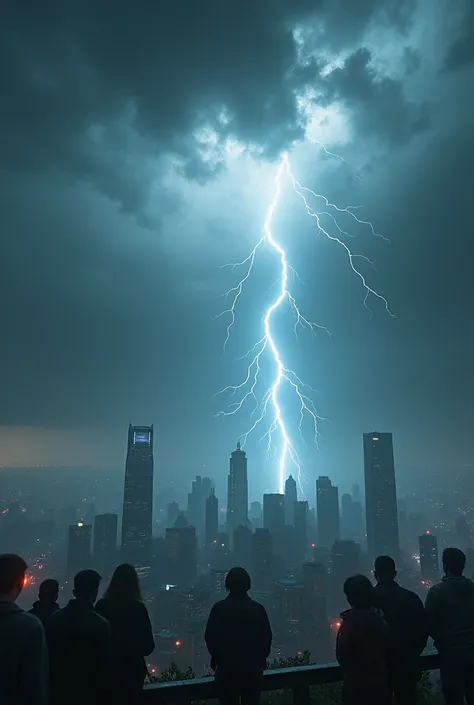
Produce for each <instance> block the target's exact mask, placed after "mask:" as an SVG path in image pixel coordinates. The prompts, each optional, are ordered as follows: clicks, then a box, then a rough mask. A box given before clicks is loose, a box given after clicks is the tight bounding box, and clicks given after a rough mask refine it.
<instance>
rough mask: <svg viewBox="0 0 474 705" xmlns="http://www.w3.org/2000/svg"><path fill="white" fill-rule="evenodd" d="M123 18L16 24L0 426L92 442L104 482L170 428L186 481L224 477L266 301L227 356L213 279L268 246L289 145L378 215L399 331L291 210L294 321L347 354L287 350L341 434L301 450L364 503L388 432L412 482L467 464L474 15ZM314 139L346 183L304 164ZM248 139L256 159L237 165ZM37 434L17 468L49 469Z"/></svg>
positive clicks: (54, 11)
mask: <svg viewBox="0 0 474 705" xmlns="http://www.w3.org/2000/svg"><path fill="white" fill-rule="evenodd" d="M111 8H112V6H111V5H110V4H109V3H107V2H97V0H95V1H94V2H92V0H91V1H90V2H84V1H83V2H70V3H60V2H46V3H41V4H40V5H39V4H36V3H32V2H26V0H25V1H24V2H18V3H16V4H13V3H11V4H10V6H9V7H7V8H6V9H4V10H3V11H2V12H3V17H2V23H1V29H0V35H1V36H0V39H1V47H2V49H1V52H2V62H1V69H0V71H1V73H0V80H1V83H2V97H3V101H2V103H3V104H4V106H5V107H4V108H2V113H1V115H0V120H1V124H0V127H1V132H0V154H1V155H2V159H1V165H0V194H1V195H0V198H1V199H2V205H1V209H0V212H1V213H2V222H1V239H2V245H1V246H2V258H1V263H0V267H1V269H0V293H1V295H2V301H3V305H2V309H1V321H0V323H1V327H2V332H3V336H2V337H3V341H4V342H3V345H2V347H1V352H0V363H1V367H0V382H1V388H2V390H3V393H2V403H1V405H0V423H1V424H2V425H3V426H4V427H11V426H14V427H17V428H18V427H20V428H21V427H44V428H47V429H67V433H70V432H71V429H72V430H73V431H74V430H75V433H76V434H77V439H79V440H78V441H77V442H74V443H71V444H69V445H68V442H67V441H66V440H64V442H63V440H61V441H60V442H59V444H58V448H59V447H60V449H61V450H60V451H59V450H58V453H57V455H58V457H57V461H58V462H64V463H67V462H71V463H74V462H76V460H77V461H79V456H81V457H80V462H84V460H85V458H84V457H83V455H84V453H79V452H78V446H80V445H81V442H80V439H83V443H84V444H86V443H87V439H92V440H90V441H89V443H90V450H89V451H88V453H85V455H86V456H87V455H88V454H89V455H90V459H89V460H90V462H94V458H97V459H98V460H97V462H101V463H102V462H107V461H108V460H109V459H110V462H111V463H115V462H118V461H119V459H120V458H121V457H122V455H123V443H122V436H123V430H124V427H125V425H126V424H127V423H128V421H129V420H130V421H132V422H133V421H136V422H138V423H145V422H155V425H156V428H157V433H158V434H159V438H160V445H161V448H162V453H163V457H162V462H163V465H164V466H166V469H167V471H175V470H177V471H179V472H182V476H183V480H186V481H187V480H188V478H189V477H191V475H193V474H195V472H197V471H198V470H200V468H201V467H202V465H204V464H205V463H207V464H208V466H209V467H210V471H211V472H212V473H214V474H217V473H218V472H222V473H223V472H224V471H225V467H226V463H227V454H228V451H229V450H230V449H231V447H232V446H233V444H234V442H235V438H236V437H237V435H238V434H239V433H241V432H242V431H243V430H245V428H244V426H245V424H244V419H242V418H240V419H239V420H237V419H232V420H229V421H225V422H221V421H219V422H217V421H215V420H214V419H213V415H214V414H215V412H216V411H217V410H218V408H219V407H218V404H217V403H216V400H215V399H213V398H212V395H213V393H214V392H215V391H216V390H218V389H219V388H220V387H221V386H223V385H225V384H226V383H228V382H229V381H232V382H233V381H234V380H235V379H238V376H239V372H241V370H239V369H238V368H237V369H236V367H235V366H234V363H233V356H234V357H235V356H237V355H238V354H242V349H241V348H240V346H244V344H245V343H246V342H248V341H252V340H253V339H255V335H257V334H258V327H259V315H260V314H259V311H260V309H259V308H258V304H259V303H260V301H261V302H262V303H263V299H264V297H265V296H266V295H267V293H268V289H269V286H270V285H271V283H272V281H273V279H271V280H270V281H267V279H266V277H267V274H268V272H267V270H266V269H265V268H264V269H263V270H262V271H261V272H260V271H259V273H258V276H259V277H262V278H261V279H259V280H258V281H259V287H260V291H258V290H255V291H254V290H252V293H251V294H249V296H254V297H256V298H255V299H254V301H253V302H252V299H251V298H250V299H245V300H244V301H243V308H242V312H241V318H240V325H241V326H242V328H240V329H239V331H238V332H237V340H236V342H235V347H233V348H231V351H230V353H231V354H230V355H229V356H228V357H227V358H221V356H220V353H221V346H222V340H223V337H224V335H225V322H224V321H222V320H221V321H219V320H217V321H215V320H213V316H215V315H216V314H217V313H218V312H219V310H220V307H221V306H222V300H221V299H219V298H218V296H219V293H221V292H222V291H223V290H225V288H226V287H227V288H228V286H229V280H228V279H226V275H225V272H223V271H222V270H220V269H219V266H220V265H222V264H223V263H225V262H228V261H232V260H234V261H235V260H238V259H239V258H241V257H242V256H244V257H245V255H246V254H247V252H248V249H249V246H250V247H251V246H252V243H255V241H256V238H257V237H258V235H259V229H260V227H261V224H262V217H263V215H264V205H265V204H266V203H267V202H268V196H269V193H270V191H269V183H270V181H271V175H272V168H274V164H275V159H276V158H277V156H278V154H279V153H280V152H281V150H282V149H289V150H290V152H291V153H292V160H293V161H292V163H293V165H294V167H295V169H296V170H297V172H298V175H300V177H301V179H302V180H303V179H304V181H305V183H308V184H310V185H311V186H312V187H315V188H317V189H318V190H322V189H323V188H324V191H325V193H327V195H328V197H330V198H334V199H337V202H338V203H339V202H342V203H353V202H361V203H364V205H365V207H366V209H365V210H364V215H367V217H369V216H370V218H371V219H372V220H373V221H374V222H375V224H376V227H377V230H379V231H382V232H383V233H384V234H386V235H387V236H388V237H389V238H390V240H391V244H390V245H388V244H386V243H383V242H380V241H378V240H374V239H372V238H371V236H370V235H369V234H368V233H367V232H363V231H362V230H359V229H358V230H357V231H356V235H357V240H356V242H355V245H356V247H357V251H360V252H362V253H363V254H366V255H369V256H370V257H371V259H373V260H374V262H375V265H376V269H377V271H372V270H370V269H368V270H367V276H368V277H369V279H370V281H371V283H372V282H373V284H374V286H376V287H377V288H378V290H380V291H382V292H383V294H384V295H387V297H388V298H389V300H390V303H391V306H392V308H393V309H394V311H395V312H396V314H397V320H396V321H393V320H391V319H390V318H388V317H387V316H385V315H384V314H383V307H382V309H381V308H380V307H379V306H377V305H376V304H374V306H373V308H374V316H373V318H372V319H370V318H369V316H368V315H367V312H366V311H365V309H364V308H363V306H362V303H361V302H362V299H363V292H361V290H360V287H359V284H358V282H357V281H356V280H355V279H353V278H352V277H351V276H350V273H349V271H348V268H347V262H346V261H345V260H344V258H343V257H342V256H341V254H340V253H338V252H337V251H333V250H331V249H330V248H328V243H324V242H322V241H320V240H318V241H317V242H316V243H313V241H312V230H311V227H312V224H311V223H308V222H307V221H306V220H305V219H304V218H303V216H302V215H301V212H300V210H299V204H297V203H295V202H292V201H291V199H289V200H288V204H286V202H285V212H284V213H282V214H281V218H280V220H279V225H278V227H279V232H280V233H281V235H282V236H283V237H285V234H286V236H287V237H288V233H292V237H291V239H289V240H287V244H288V246H289V247H290V250H291V252H292V257H294V262H295V263H296V264H297V265H298V270H299V272H300V274H301V276H302V279H303V281H304V285H302V287H301V290H300V301H303V303H304V307H305V309H309V313H310V314H311V317H313V318H317V320H318V321H321V323H324V325H327V326H328V328H330V329H331V332H332V338H330V339H329V338H327V337H324V336H322V337H321V336H318V337H317V339H316V340H311V339H304V338H303V340H302V342H301V344H300V345H299V346H298V345H297V344H296V343H295V342H294V341H293V340H292V339H291V341H290V340H288V341H286V340H285V345H286V346H287V350H288V354H289V356H290V357H291V359H292V361H293V360H294V361H295V363H297V364H298V365H299V367H298V369H302V372H303V373H304V376H305V378H308V381H310V383H311V384H312V385H314V386H315V387H316V388H317V389H318V390H319V393H318V395H317V403H318V408H319V409H320V411H321V413H322V415H323V416H325V417H327V418H328V420H329V421H330V423H329V424H327V425H326V424H325V425H323V427H322V428H321V432H322V436H321V454H318V453H316V452H315V451H314V450H313V449H312V448H311V447H310V444H309V441H308V449H307V450H306V451H303V454H304V455H305V459H306V474H307V475H308V476H309V477H310V478H313V476H314V475H316V474H320V473H321V472H322V473H324V472H328V473H330V474H332V475H333V476H334V477H335V479H336V480H337V481H338V482H342V483H343V482H345V481H346V478H347V482H349V481H351V480H352V478H353V477H355V476H357V475H358V474H360V433H362V431H364V430H368V429H370V428H373V427H377V426H378V427H381V428H382V430H385V429H387V430H393V432H394V433H395V435H396V438H395V442H396V448H397V458H398V459H399V464H400V465H401V466H402V468H404V469H405V474H406V475H408V470H409V468H412V467H418V466H420V465H421V464H423V463H432V462H440V463H442V464H445V465H447V464H449V463H450V462H452V463H467V462H473V450H474V449H473V445H472V441H471V428H472V424H473V422H474V409H473V401H472V399H473V391H474V376H473V372H472V370H471V360H472V355H473V352H474V349H473V347H474V346H473V334H472V314H471V306H472V303H473V300H474V296H473V294H474V286H473V284H472V275H471V272H470V257H471V256H472V253H473V247H472V242H471V233H472V218H471V212H470V208H471V194H472V189H473V185H474V184H473V175H472V168H471V161H472V157H473V156H474V133H473V130H472V124H473V118H474V103H473V100H472V96H471V95H470V93H471V94H472V88H470V87H471V86H472V85H473V78H474V67H473V63H474V55H473V54H472V50H471V47H472V17H473V12H472V3H471V2H469V1H468V0H466V1H465V2H464V3H458V4H457V7H456V11H453V10H452V8H451V7H450V4H449V2H447V0H446V2H441V0H440V1H439V2H436V3H431V2H428V1H427V0H418V2H417V1H416V0H413V1H410V0H407V2H403V3H400V2H392V1H391V0H389V1H387V2H385V3H380V2H375V1H373V0H364V1H363V2H362V1H361V2H357V3H352V2H344V1H343V0H339V2H329V1H328V2H324V1H323V0H321V1H320V2H314V0H313V1H310V0H298V1H295V0H293V1H292V2H290V1H289V0H288V1H287V0H278V1H275V0H272V1H270V0H259V1H258V2H257V1H256V0H254V2H240V3H238V2H235V3H233V2H232V3H231V2H227V3H225V2H224V3H223V2H221V1H220V2H217V1H214V0H207V1H206V2H203V3H184V2H175V3H160V4H159V8H160V9H157V3H154V2H142V3H139V4H138V5H136V6H133V5H132V4H130V3H128V2H125V1H122V0H120V1H119V2H116V3H114V5H113V10H112V9H111ZM318 110H319V112H318ZM310 128H311V129H310ZM319 131H321V134H323V135H324V140H325V141H326V142H327V144H328V147H329V148H330V149H331V150H333V151H336V152H338V153H339V154H341V155H342V156H343V157H344V158H345V159H346V160H347V163H348V164H343V163H341V162H339V161H337V160H335V159H331V158H328V157H327V155H325V154H324V153H323V152H321V151H320V150H318V148H317V146H315V145H312V144H311V143H309V142H307V141H306V142H305V143H304V146H302V143H303V142H304V140H305V135H307V134H308V133H309V132H310V133H311V134H312V135H313V137H315V138H316V139H318V137H319ZM209 135H211V137H209ZM229 140H230V141H231V142H232V143H233V144H235V143H239V144H240V145H242V146H243V147H247V148H248V150H249V152H248V154H250V155H252V156H248V157H246V156H245V154H244V155H243V156H241V157H238V158H237V157H235V158H234V157H232V158H229V157H228V155H227V153H226V151H225V149H224V146H225V144H228V143H229ZM295 141H297V142H298V143H299V144H296V146H295ZM259 164H261V165H262V167H261V168H262V171H261V175H262V177H261V179H262V180H260V181H259V180H258V175H257V172H256V169H257V165H259ZM272 165H273V166H272ZM259 168H260V167H259ZM355 171H356V172H357V173H358V174H360V176H361V178H362V181H363V184H364V186H363V187H361V186H360V184H359V183H358V181H357V179H355V178H354V173H355ZM258 174H260V172H258ZM262 184H263V185H262ZM287 206H288V207H287ZM295 233H297V235H298V240H297V241H296V242H295V239H294V235H295ZM351 244H353V243H352V242H351ZM265 266H266V265H265ZM268 266H269V267H270V270H268V271H270V273H271V272H272V270H271V265H270V264H269V265H268ZM232 284H233V282H230V285H232ZM260 285H261V286H260ZM259 297H260V298H259ZM290 329H291V328H290ZM8 433H9V432H8V429H6V428H5V429H4V430H3V431H2V434H3V437H4V438H7V437H8ZM29 433H32V432H30V431H27V430H25V431H24V436H23V437H24V439H25V441H24V444H23V447H22V448H21V449H19V450H18V451H15V444H14V443H10V444H6V445H5V444H4V449H5V448H6V447H8V449H9V450H8V452H6V451H5V454H6V456H7V457H3V458H0V463H1V462H5V463H10V462H12V463H13V462H27V461H28V462H33V461H34V460H35V459H36V458H37V462H38V463H41V462H43V458H45V457H46V455H48V454H47V453H45V450H44V444H43V445H42V446H41V448H40V447H39V446H38V444H36V445H35V442H33V440H30V441H28V438H29V435H28V434H29ZM38 433H39V432H38V431H34V434H33V435H34V437H35V438H38V437H39V436H38ZM64 433H66V431H64ZM16 434H17V432H15V438H18V436H17V435H16ZM49 434H50V431H48V434H47V435H48V438H49V437H50V435H49ZM60 434H61V431H60V430H58V439H59V438H60V437H61V436H60ZM33 435H32V436H31V438H33ZM12 437H13V436H12ZM183 437H187V438H188V439H189V443H187V444H185V447H184V448H183V443H182V438H183ZM101 439H103V444H102V443H101ZM307 440H308V439H307ZM40 445H41V444H40ZM248 451H249V454H252V453H253V454H254V458H256V459H257V462H258V463H260V451H258V450H257V449H255V448H254V446H253V445H251V444H250V445H249V448H248ZM15 454H16V456H15ZM39 456H42V457H39ZM53 456H54V453H53ZM50 458H52V456H50V455H48V462H52V460H51V459H50ZM53 459H54V458H53ZM86 459H87V458H86ZM220 468H222V471H221V470H220ZM259 469H260V465H259ZM402 472H403V471H402ZM260 482H261V484H262V488H263V487H264V486H265V487H266V486H267V485H269V484H271V472H270V471H269V470H266V471H263V470H262V479H261V481H260V480H258V484H260Z"/></svg>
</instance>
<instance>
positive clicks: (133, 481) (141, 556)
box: [122, 424, 153, 577]
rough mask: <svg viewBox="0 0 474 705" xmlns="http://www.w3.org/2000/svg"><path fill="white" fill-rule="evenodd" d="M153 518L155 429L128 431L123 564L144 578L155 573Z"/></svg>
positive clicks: (132, 427) (146, 428) (135, 427)
mask: <svg viewBox="0 0 474 705" xmlns="http://www.w3.org/2000/svg"><path fill="white" fill-rule="evenodd" d="M152 518H153V426H132V425H131V424H130V425H129V427H128V448H127V460H126V464H125V489H124V496H123V515H122V561H123V562H124V563H131V564H132V565H134V566H135V568H136V569H137V572H138V574H139V576H140V577H146V576H148V575H149V574H150V571H151V559H152V544H151V532H152Z"/></svg>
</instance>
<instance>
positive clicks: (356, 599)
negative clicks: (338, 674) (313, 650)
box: [336, 575, 390, 705]
mask: <svg viewBox="0 0 474 705" xmlns="http://www.w3.org/2000/svg"><path fill="white" fill-rule="evenodd" d="M344 593H345V595H346V598H347V601H348V603H349V604H350V606H351V609H350V610H346V611H345V612H342V614H341V619H342V622H341V626H340V628H339V631H338V634H337V642H336V658H337V660H338V662H339V663H340V665H341V667H342V670H343V674H344V678H343V686H342V701H343V703H345V705H388V703H389V702H390V695H389V687H388V670H387V662H386V655H387V641H388V627H387V623H386V622H385V619H384V618H383V615H382V613H381V611H380V610H379V609H377V608H376V607H375V606H374V588H373V586H372V583H371V582H370V580H369V579H368V578H366V577H365V575H354V576H353V577H351V578H348V579H347V580H346V582H345V583H344Z"/></svg>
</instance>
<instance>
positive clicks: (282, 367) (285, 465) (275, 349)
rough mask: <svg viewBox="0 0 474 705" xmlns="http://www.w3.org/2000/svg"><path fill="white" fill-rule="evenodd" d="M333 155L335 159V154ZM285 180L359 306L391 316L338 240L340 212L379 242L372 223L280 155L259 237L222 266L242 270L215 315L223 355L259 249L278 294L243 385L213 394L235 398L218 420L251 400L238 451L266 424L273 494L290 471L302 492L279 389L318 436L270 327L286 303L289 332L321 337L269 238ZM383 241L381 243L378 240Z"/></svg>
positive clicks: (301, 387)
mask: <svg viewBox="0 0 474 705" xmlns="http://www.w3.org/2000/svg"><path fill="white" fill-rule="evenodd" d="M335 156H337V155H335ZM285 180H287V181H288V183H289V184H290V185H291V187H292V189H293V191H294V192H295V193H296V194H297V195H298V196H299V198H300V199H301V200H302V202H303V206H304V208H305V210H306V213H307V214H308V215H309V216H310V217H311V218H314V219H315V223H316V227H317V231H318V232H319V233H321V234H322V235H324V236H325V237H326V238H327V239H328V240H331V241H332V242H334V243H335V244H336V245H338V246H340V247H341V248H342V249H343V250H344V251H345V253H346V256H347V259H348V263H349V266H350V267H351V269H352V271H353V273H354V274H355V275H356V276H357V277H359V279H360V282H361V284H362V287H363V290H364V291H365V297H364V306H365V307H366V308H367V309H368V310H369V311H370V309H369V306H368V300H369V298H370V297H371V296H373V297H375V298H377V299H380V300H381V301H382V303H383V305H384V307H385V309H386V311H387V312H388V313H389V314H390V315H391V316H393V314H392V312H391V311H390V308H389V305H388V302H387V300H386V299H385V298H384V297H383V296H382V295H381V294H379V293H377V292H376V291H375V290H374V289H372V288H371V287H370V286H369V285H368V283H367V281H366V278H365V276H364V275H363V274H362V272H361V271H360V270H359V269H358V268H357V266H356V262H357V258H362V259H364V260H366V261H367V262H369V263H370V264H371V262H370V260H369V259H368V258H367V257H365V256H363V255H358V254H354V253H353V252H352V251H351V249H350V248H349V246H348V245H347V244H346V242H344V240H343V239H342V238H343V237H344V238H345V237H350V233H348V232H346V231H345V230H343V229H342V228H341V226H340V225H339V223H338V216H339V215H340V214H341V213H345V214H347V215H349V216H350V217H351V218H353V219H354V221H356V222H357V223H359V224H362V225H365V226H367V227H368V228H369V229H370V231H371V232H372V234H373V235H375V236H378V237H382V236H380V235H378V233H376V232H375V230H374V228H373V226H372V224H371V223H370V222H369V221H366V220H361V219H360V218H358V217H357V215H356V214H355V213H354V210H355V209H356V207H355V206H348V207H346V208H340V207H338V206H336V205H335V204H334V203H330V202H329V201H328V199H327V198H326V197H325V196H323V195H321V194H318V193H316V192H314V191H312V190H311V189H309V188H307V187H305V186H302V185H301V184H300V183H299V182H298V181H297V179H296V178H295V176H294V175H293V172H292V170H291V166H290V162H289V157H288V154H287V153H284V154H283V155H282V156H281V159H280V162H279V164H278V167H277V172H276V176H275V187H274V193H273V198H272V200H271V203H270V205H269V207H268V210H267V213H266V217H265V223H264V226H263V231H262V236H261V238H260V240H259V241H258V242H257V244H256V245H255V247H254V248H253V250H252V251H251V252H250V254H249V255H248V256H247V257H246V258H245V259H244V260H242V261H241V262H237V263H236V264H233V265H227V266H230V267H231V268H232V271H234V270H235V269H237V268H243V269H244V274H243V276H242V277H241V278H240V280H239V282H238V283H237V284H236V286H234V287H232V288H231V289H230V290H229V291H228V292H227V294H226V296H227V299H228V300H230V305H229V307H228V308H227V309H226V310H225V311H223V312H222V313H221V314H220V316H223V315H228V316H229V323H228V326H227V331H226V336H225V340H224V351H225V349H226V346H227V343H228V341H229V338H230V335H231V333H232V328H233V327H234V324H235V321H236V309H237V306H238V303H239V299H240V297H241V295H242V293H243V290H244V287H245V284H246V282H247V281H248V280H249V278H250V277H251V275H252V271H253V268H254V264H255V259H256V257H257V254H258V252H259V250H260V249H261V248H263V247H267V248H269V249H271V250H273V252H274V253H275V256H276V257H277V259H278V262H279V278H278V293H277V296H276V297H275V299H274V300H273V301H272V303H271V304H270V305H269V306H268V308H267V309H266V311H265V312H264V314H263V319H262V328H263V330H262V337H261V338H260V339H259V340H258V341H257V342H256V343H255V345H254V346H253V347H252V348H251V349H250V350H249V351H248V352H247V353H246V354H245V355H244V356H243V358H241V359H249V358H250V362H249V364H248V366H247V371H246V374H245V377H244V379H243V381H242V382H241V383H239V384H237V385H228V386H227V387H225V388H224V389H222V390H221V391H220V392H219V394H224V393H225V392H231V393H232V395H233V397H237V401H234V402H233V403H231V404H230V405H229V406H228V407H227V409H225V410H222V411H220V412H219V415H221V416H233V415H235V414H237V413H238V412H239V411H241V410H242V408H243V406H244V404H245V403H246V402H247V401H248V400H249V399H253V401H254V409H253V411H252V413H251V415H250V422H249V427H248V429H247V431H246V432H245V433H244V434H243V435H242V437H241V441H242V446H244V445H245V443H246V441H247V439H248V437H249V436H250V434H252V433H253V432H254V431H255V430H256V428H257V427H258V426H259V425H260V424H262V422H264V421H265V420H268V425H267V427H266V430H265V432H264V434H263V436H262V438H265V437H266V438H267V449H268V454H274V455H275V457H276V464H277V477H278V491H279V492H281V493H282V492H283V491H284V484H285V480H286V477H287V475H288V474H289V471H290V467H291V468H293V470H295V471H296V476H297V478H298V483H299V485H300V488H302V469H301V462H300V459H299V456H298V453H297V450H296V447H295V443H294V441H293V440H292V433H291V430H290V423H289V421H288V420H287V418H286V417H285V412H284V409H283V407H282V402H281V398H280V395H281V391H282V389H283V387H284V386H288V387H289V388H290V389H291V390H292V391H293V393H294V394H295V398H296V399H297V400H298V403H299V408H300V418H299V431H300V432H301V428H302V424H303V421H304V419H305V417H307V418H309V420H310V421H311V425H312V428H313V434H314V440H315V442H316V443H317V442H318V435H319V428H318V427H319V422H320V420H321V417H320V416H319V415H318V413H317V411H316V408H315V405H314V402H313V400H312V399H311V397H310V396H308V395H309V394H310V392H312V391H314V390H312V388H311V387H309V385H306V384H305V383H304V382H303V381H302V380H301V379H300V377H299V376H298V375H297V374H296V372H295V371H294V370H292V369H290V368H289V367H287V366H286V364H285V362H284V360H283V357H282V353H281V351H280V347H279V345H278V342H277V340H276V338H275V334H274V332H273V328H272V321H273V318H274V315H275V314H276V313H277V311H278V310H279V309H281V308H282V307H283V306H284V305H285V304H288V305H289V306H290V308H291V310H292V311H293V313H294V315H295V325H294V330H295V332H296V331H297V330H298V327H299V326H301V327H306V328H308V329H309V330H311V331H312V332H313V333H314V332H316V329H318V328H319V329H323V330H325V331H326V332H327V329H325V328H324V327H323V326H319V325H317V324H315V323H313V322H311V321H310V320H308V319H307V318H306V317H305V316H303V314H302V313H301V311H300V309H299V306H298V304H297V302H296V299H295V297H294V296H293V294H292V293H291V290H290V288H289V274H290V272H294V270H293V269H292V267H291V265H290V264H289V262H288V259H287V255H286V252H285V250H284V248H283V246H282V245H281V244H280V243H279V242H278V241H277V240H276V239H275V237H274V234H273V222H274V217H275V212H276V210H277V208H278V205H279V202H280V198H281V193H282V188H283V183H284V181H285ZM321 201H322V203H323V210H318V209H317V207H316V206H317V204H318V203H320V202H321ZM321 216H326V217H327V218H328V219H329V221H330V222H331V223H332V225H333V226H334V228H335V229H336V231H337V233H338V234H337V235H334V234H332V233H331V232H329V231H328V228H327V227H326V228H325V227H324V226H323V224H322V222H321ZM384 239H385V238H384ZM264 355H269V356H270V359H271V361H272V363H273V367H274V376H273V381H272V384H271V385H270V386H269V387H268V388H267V389H266V391H265V392H264V393H263V396H262V397H261V398H260V399H259V398H258V397H257V393H256V390H257V385H258V383H259V381H260V379H261V376H262V375H261V362H262V359H263V356H264Z"/></svg>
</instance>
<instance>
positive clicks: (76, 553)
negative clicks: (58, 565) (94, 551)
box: [67, 521, 92, 580]
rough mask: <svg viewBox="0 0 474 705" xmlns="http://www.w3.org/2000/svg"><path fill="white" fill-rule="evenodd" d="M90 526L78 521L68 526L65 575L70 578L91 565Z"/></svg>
mask: <svg viewBox="0 0 474 705" xmlns="http://www.w3.org/2000/svg"><path fill="white" fill-rule="evenodd" d="M91 539H92V526H91V525H90V524H84V523H83V522H82V521H78V522H77V524H73V525H72V526H70V527H69V531H68V543H67V577H68V579H69V580H71V579H72V578H73V577H74V576H75V575H76V573H79V571H80V570H87V569H88V568H91V567H92V565H91V564H92V557H91Z"/></svg>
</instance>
